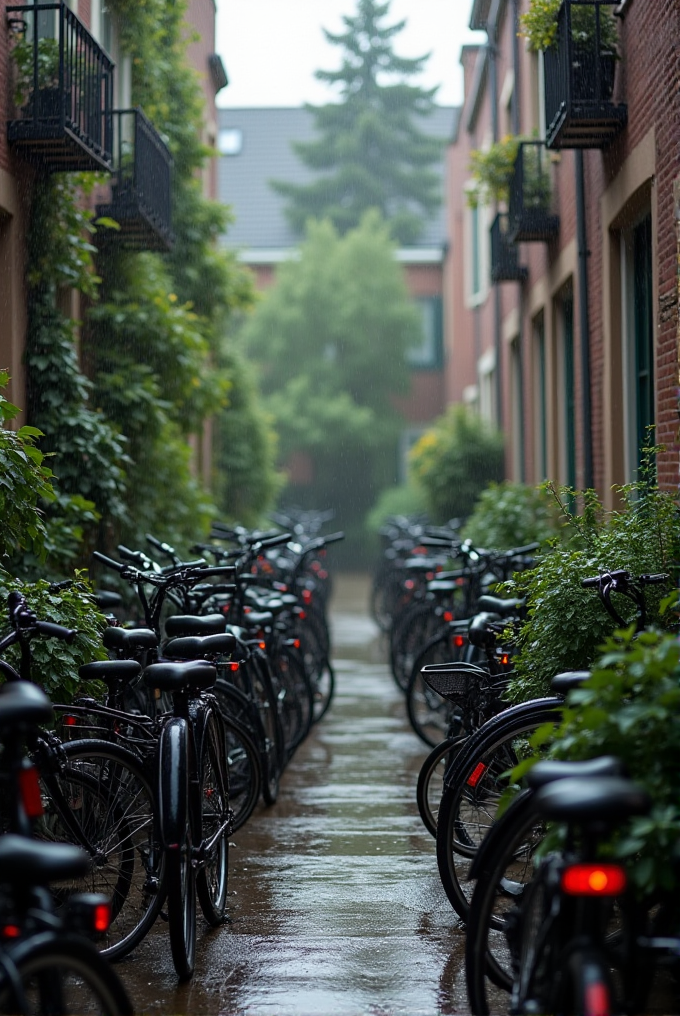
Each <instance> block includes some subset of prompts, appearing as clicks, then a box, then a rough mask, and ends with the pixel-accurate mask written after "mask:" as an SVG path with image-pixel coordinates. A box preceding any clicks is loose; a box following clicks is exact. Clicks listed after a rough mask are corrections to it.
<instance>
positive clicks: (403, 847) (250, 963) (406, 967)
mask: <svg viewBox="0 0 680 1016" xmlns="http://www.w3.org/2000/svg"><path fill="white" fill-rule="evenodd" d="M367 590H368V586H367V582H366V581H365V580H363V579H360V578H354V577H339V578H338V579H337V580H336V592H335V595H334V600H333V611H332V621H333V641H334V648H335V663H336V670H337V679H338V683H337V691H336V698H335V701H334V704H333V707H332V709H331V711H330V712H329V713H328V715H327V716H326V717H325V718H324V720H323V721H322V722H321V724H320V725H319V726H318V727H317V728H316V729H315V730H314V731H313V732H312V734H311V735H310V737H309V738H308V740H307V742H306V743H305V744H304V745H302V747H301V748H300V749H299V750H298V752H297V754H296V756H295V758H294V759H293V761H292V762H291V763H290V765H289V767H288V769H287V770H286V774H285V776H284V778H283V781H282V786H281V792H280V796H279V800H278V802H277V804H276V805H275V806H274V807H272V808H264V807H263V808H261V809H260V810H259V811H258V812H257V813H256V814H255V815H254V816H253V818H252V819H251V820H250V822H249V823H248V826H247V827H246V828H244V829H243V830H241V831H239V833H237V834H236V836H235V837H234V844H235V846H234V847H233V849H232V851H231V856H230V890H231V893H232V895H231V896H230V917H231V923H230V924H229V925H227V926H225V927H223V928H219V929H217V930H214V931H207V930H205V932H203V931H202V933H201V935H200V937H199V943H198V963H197V969H196V973H195V975H194V978H193V980H192V981H191V982H190V983H189V984H188V985H180V986H178V985H177V982H176V978H175V975H174V972H173V967H172V962H171V959H170V951H169V946H168V943H167V935H166V928H165V926H164V925H162V924H160V923H159V924H157V926H156V927H155V928H154V931H153V933H152V934H151V935H150V936H149V937H148V938H147V940H146V941H145V942H144V943H142V945H141V946H140V947H139V949H138V950H137V951H136V953H135V954H134V956H133V957H131V958H130V959H129V960H127V961H125V962H124V963H122V964H121V965H120V966H119V967H118V970H119V971H120V973H121V974H122V975H123V977H124V979H125V981H126V983H127V985H128V987H129V989H130V991H131V993H132V996H133V998H134V1000H135V1005H136V1009H137V1012H139V1013H142V1012H144V1013H156V1012H163V1013H191V1014H192V1016H196V1014H203V1013H210V1014H213V1013H224V1014H229V1016H241V1014H244V1016H245V1014H247V1016H260V1014H276V1016H326V1014H328V1016H330V1014H345V1013H346V1014H363V1013H366V1014H370V1016H383V1014H392V1013H394V1014H398V1013H404V1014H408V1016H418V1014H421V1013H422V1014H427V1016H433V1014H437V1013H438V1014H442V1016H447V1014H450V1013H456V1012H464V1011H465V1010H466V1000H465V989H464V978H463V974H462V957H463V949H464V940H463V933H462V931H461V930H460V929H459V928H458V927H457V926H456V922H455V919H454V915H453V912H452V910H451V908H450V906H449V904H448V902H447V900H446V897H445V895H444V892H443V890H442V888H441V884H440V882H439V877H438V874H437V867H436V860H435V855H434V841H433V840H432V839H431V837H430V836H429V835H428V834H427V833H426V832H425V830H424V828H423V826H422V824H421V822H420V819H419V817H418V812H417V807H416V803H415V785H416V779H417V776H418V769H419V767H420V763H421V762H422V760H423V758H424V757H425V754H426V750H425V748H424V746H423V745H422V744H421V743H420V742H419V741H418V739H417V738H416V737H415V736H414V735H413V734H412V733H411V732H410V730H409V728H408V725H407V721H406V719H405V712H404V707H403V702H402V699H401V695H400V693H399V692H398V690H397V689H396V686H395V685H394V682H393V681H392V678H391V676H390V674H389V670H388V668H387V666H386V665H385V664H384V662H382V661H383V659H384V651H383V650H382V648H381V646H380V640H379V637H378V633H377V631H376V628H375V626H374V625H373V623H372V622H371V621H370V619H369V618H368V616H367V609H366V602H367Z"/></svg>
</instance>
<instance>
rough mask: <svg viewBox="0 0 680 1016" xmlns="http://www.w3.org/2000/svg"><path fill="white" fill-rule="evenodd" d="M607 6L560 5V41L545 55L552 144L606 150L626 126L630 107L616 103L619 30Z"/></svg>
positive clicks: (569, 2) (566, 2) (548, 136)
mask: <svg viewBox="0 0 680 1016" xmlns="http://www.w3.org/2000/svg"><path fill="white" fill-rule="evenodd" d="M609 7H610V4H607V2H606V0H605V2H584V0H578V2H572V0H564V2H563V3H562V6H561V7H560V10H559V14H558V19H557V39H556V43H555V45H554V46H552V47H550V48H549V49H547V50H546V51H545V53H544V65H543V66H544V76H545V117H546V124H547V125H548V126H547V129H546V145H547V146H548V148H606V146H607V145H609V144H610V143H611V141H612V140H613V139H614V138H615V137H616V136H617V135H618V134H619V133H620V132H621V131H622V130H623V128H624V127H625V126H626V122H627V119H628V107H627V106H626V104H625V103H615V102H613V101H612V95H613V92H614V77H615V73H616V62H617V50H618V45H617V42H618V38H617V36H618V33H617V28H616V23H615V21H614V19H613V17H612V14H611V11H610V9H609Z"/></svg>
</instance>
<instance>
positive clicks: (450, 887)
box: [437, 699, 563, 921]
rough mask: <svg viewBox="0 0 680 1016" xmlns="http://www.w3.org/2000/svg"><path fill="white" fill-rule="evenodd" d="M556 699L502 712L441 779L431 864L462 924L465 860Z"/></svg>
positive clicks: (467, 885)
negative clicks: (434, 856)
mask: <svg viewBox="0 0 680 1016" xmlns="http://www.w3.org/2000/svg"><path fill="white" fill-rule="evenodd" d="M562 705H563V703H562V700H561V699H538V700H536V701H534V702H526V703H522V704H521V705H519V706H513V707H511V708H510V709H506V710H505V711H504V712H503V713H499V714H498V716H495V717H493V718H492V719H491V720H488V721H487V722H486V723H485V724H484V725H483V726H482V727H480V728H479V730H478V731H477V732H476V733H475V734H473V735H472V737H470V738H469V740H468V742H467V744H466V745H465V747H464V748H463V749H462V750H461V751H460V753H459V754H458V756H457V758H456V759H455V760H454V763H453V765H452V767H451V770H450V771H449V773H448V774H447V779H446V786H445V789H444V793H443V795H442V800H441V805H440V809H439V818H438V822H437V865H438V867H439V875H440V878H441V880H442V885H443V886H444V890H445V892H446V895H447V896H448V898H449V902H450V903H451V906H452V907H453V909H454V910H455V911H456V913H457V914H458V915H459V917H461V918H462V920H463V921H466V920H467V917H468V908H469V904H470V898H471V896H472V891H473V889H474V883H473V882H472V881H471V880H470V879H469V877H468V868H469V859H470V858H473V857H474V856H475V853H476V852H477V849H478V848H479V845H480V844H481V842H482V841H483V839H484V837H485V836H486V834H487V832H488V831H489V829H490V828H491V825H492V823H493V821H494V820H495V818H496V814H497V809H498V804H499V801H500V799H501V797H502V795H503V794H504V792H505V791H506V789H507V786H508V780H507V775H508V772H509V771H510V770H511V769H513V768H514V766H515V765H517V763H518V761H520V759H521V758H522V757H524V756H525V755H526V754H528V753H529V750H530V749H529V745H528V739H529V738H530V737H531V735H532V734H533V733H534V731H536V730H537V729H538V727H540V726H542V725H543V724H545V723H550V722H556V720H557V718H558V716H559V710H560V709H561V707H562Z"/></svg>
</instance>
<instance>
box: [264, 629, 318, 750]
mask: <svg viewBox="0 0 680 1016" xmlns="http://www.w3.org/2000/svg"><path fill="white" fill-rule="evenodd" d="M273 670H274V676H275V678H276V680H277V681H278V683H279V686H280V689H281V692H280V693H279V695H281V693H283V696H284V697H283V711H282V719H283V724H284V739H285V744H286V754H287V757H288V758H290V757H291V756H292V754H293V752H294V751H295V749H296V748H297V747H298V745H299V744H300V743H301V742H302V741H303V740H304V739H305V737H306V736H307V734H308V733H309V730H310V727H311V725H312V710H313V698H312V685H311V682H310V680H309V677H308V676H307V671H306V669H305V665H304V662H303V659H302V656H301V655H300V653H299V652H298V651H296V650H295V649H294V648H291V647H290V646H279V647H278V648H277V651H276V655H275V657H274V660H273Z"/></svg>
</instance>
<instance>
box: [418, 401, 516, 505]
mask: <svg viewBox="0 0 680 1016" xmlns="http://www.w3.org/2000/svg"><path fill="white" fill-rule="evenodd" d="M503 462H504V451H503V436H502V435H501V434H499V433H498V432H496V431H494V430H492V429H491V428H490V427H489V426H488V425H485V422H484V420H482V419H481V418H480V417H479V416H476V415H474V414H473V413H470V412H469V411H468V410H467V409H466V408H465V406H463V405H453V406H450V407H449V409H448V410H447V411H446V413H445V414H444V415H443V416H440V417H439V419H438V420H436V421H435V423H434V426H433V427H432V428H431V429H430V430H428V431H426V432H425V434H423V436H422V437H421V438H420V440H419V441H418V442H417V443H416V444H415V445H414V446H413V448H412V449H411V456H410V467H411V473H412V475H413V478H414V480H415V481H416V483H418V484H419V485H420V486H421V487H422V488H423V489H424V491H425V496H426V500H427V506H428V510H429V513H430V515H431V516H432V518H433V519H434V520H435V521H436V522H445V521H446V520H447V519H450V518H454V517H458V518H466V517H467V516H468V515H470V513H471V512H472V510H473V508H474V505H475V502H476V500H477V498H478V497H479V495H480V494H481V492H482V491H483V490H484V488H485V487H486V486H487V484H488V483H490V482H491V481H493V480H496V481H500V480H501V479H502V477H503Z"/></svg>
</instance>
